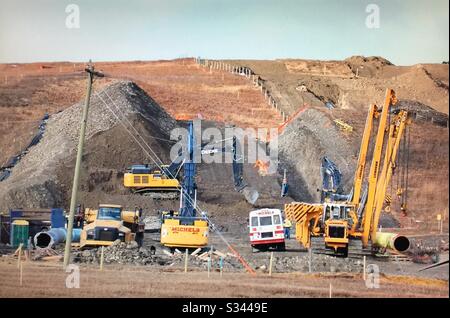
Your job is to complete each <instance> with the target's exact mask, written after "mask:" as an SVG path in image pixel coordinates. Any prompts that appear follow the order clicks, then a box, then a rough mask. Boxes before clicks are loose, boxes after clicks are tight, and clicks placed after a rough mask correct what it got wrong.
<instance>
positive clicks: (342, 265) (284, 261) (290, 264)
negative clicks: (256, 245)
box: [253, 254, 363, 273]
mask: <svg viewBox="0 0 450 318" xmlns="http://www.w3.org/2000/svg"><path fill="white" fill-rule="evenodd" d="M253 267H254V268H255V269H256V270H258V271H262V272H267V271H268V270H269V259H267V261H264V262H263V263H261V262H260V263H258V264H253ZM362 270H363V263H362V261H361V260H357V259H352V258H339V257H334V256H328V255H321V254H313V256H312V263H311V271H312V272H319V273H323V272H331V273H338V272H345V273H360V272H362ZM272 271H273V272H278V273H283V272H292V271H300V272H308V271H309V258H308V256H307V255H303V256H294V257H274V260H273V267H272Z"/></svg>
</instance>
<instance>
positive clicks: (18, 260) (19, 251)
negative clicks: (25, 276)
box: [17, 243, 23, 269]
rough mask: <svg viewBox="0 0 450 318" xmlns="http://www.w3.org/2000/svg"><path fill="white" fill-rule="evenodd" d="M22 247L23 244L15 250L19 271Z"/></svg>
mask: <svg viewBox="0 0 450 318" xmlns="http://www.w3.org/2000/svg"><path fill="white" fill-rule="evenodd" d="M22 246H23V244H22V243H20V244H19V248H18V249H17V251H18V252H17V255H18V256H19V257H18V259H17V268H19V269H20V264H21V262H22Z"/></svg>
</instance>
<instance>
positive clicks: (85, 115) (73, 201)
mask: <svg viewBox="0 0 450 318" xmlns="http://www.w3.org/2000/svg"><path fill="white" fill-rule="evenodd" d="M85 71H86V72H87V73H88V85H87V93H86V102H85V104H84V108H83V117H82V120H81V127H80V138H79V140H78V150H77V161H76V163H75V173H74V176H73V184H72V196H71V198H70V210H69V223H68V224H67V234H66V247H65V250H64V268H66V267H67V265H69V262H70V250H71V245H72V231H73V219H74V217H75V206H76V203H77V194H78V184H79V181H80V170H81V158H82V155H83V147H84V137H85V135H86V123H87V118H88V111H89V102H90V99H91V89H92V82H93V81H94V76H98V77H103V74H102V73H99V72H96V71H94V66H93V65H92V64H91V61H89V64H88V66H87V67H86V68H85Z"/></svg>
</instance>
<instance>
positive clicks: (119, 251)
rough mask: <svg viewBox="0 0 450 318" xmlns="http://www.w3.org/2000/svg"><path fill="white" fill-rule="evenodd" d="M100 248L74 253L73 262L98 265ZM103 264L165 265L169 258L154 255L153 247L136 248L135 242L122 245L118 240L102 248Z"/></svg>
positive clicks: (169, 260) (168, 262)
mask: <svg viewBox="0 0 450 318" xmlns="http://www.w3.org/2000/svg"><path fill="white" fill-rule="evenodd" d="M101 253H102V249H101V248H95V249H90V250H83V251H78V252H76V253H74V260H75V262H79V263H91V264H92V263H94V264H98V263H100V259H101ZM103 253H104V254H103V257H104V263H105V264H111V263H114V264H130V265H150V264H156V265H167V264H170V263H171V259H170V257H166V256H159V255H158V256H157V255H155V249H154V247H153V248H152V247H138V245H137V243H136V242H135V241H132V242H129V243H124V242H121V241H120V240H117V241H115V242H114V243H113V244H112V245H110V246H107V247H105V248H104V251H103Z"/></svg>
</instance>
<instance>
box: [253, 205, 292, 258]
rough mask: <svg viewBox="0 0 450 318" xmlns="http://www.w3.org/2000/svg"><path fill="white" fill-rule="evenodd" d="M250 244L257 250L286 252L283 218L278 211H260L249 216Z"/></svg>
mask: <svg viewBox="0 0 450 318" xmlns="http://www.w3.org/2000/svg"><path fill="white" fill-rule="evenodd" d="M248 229H249V235H250V244H251V245H252V248H253V249H254V250H255V249H256V250H260V251H266V250H268V249H269V248H275V249H276V250H278V251H284V250H285V241H284V229H283V218H282V214H281V211H280V210H278V209H260V210H255V211H251V212H250V214H249V225H248Z"/></svg>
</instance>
